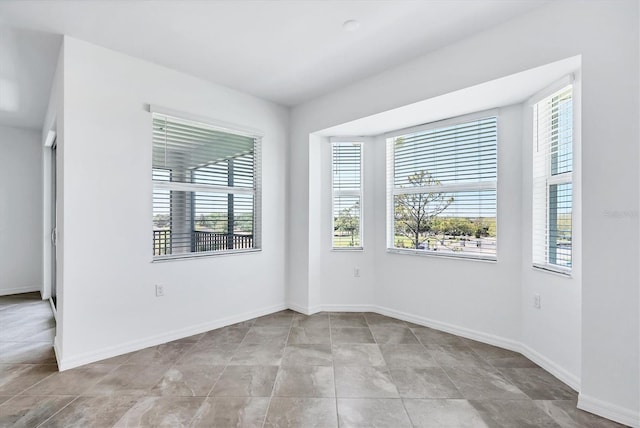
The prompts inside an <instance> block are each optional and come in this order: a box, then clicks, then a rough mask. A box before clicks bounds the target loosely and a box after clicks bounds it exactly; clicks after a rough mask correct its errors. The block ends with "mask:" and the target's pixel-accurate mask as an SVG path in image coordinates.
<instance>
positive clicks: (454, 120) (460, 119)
mask: <svg viewBox="0 0 640 428" xmlns="http://www.w3.org/2000/svg"><path fill="white" fill-rule="evenodd" d="M499 112H500V109H499V108H493V109H490V110H483V111H478V112H474V113H469V114H465V115H462V116H455V117H450V118H447V119H442V120H437V121H435V122H429V123H423V124H421V125H416V126H410V127H408V128H402V129H395V130H393V131H390V132H387V133H385V134H383V136H384V137H385V138H387V139H388V138H393V137H398V136H400V135H405V134H413V133H415V132H421V131H426V130H429V129H434V128H443V127H447V126H451V125H457V124H459V123H464V122H473V121H474V120H480V119H487V118H490V117H495V118H496V119H497V118H498V114H499Z"/></svg>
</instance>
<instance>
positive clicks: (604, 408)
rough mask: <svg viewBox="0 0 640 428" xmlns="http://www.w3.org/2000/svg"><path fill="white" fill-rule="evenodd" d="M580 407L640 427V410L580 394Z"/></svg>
mask: <svg viewBox="0 0 640 428" xmlns="http://www.w3.org/2000/svg"><path fill="white" fill-rule="evenodd" d="M578 409H580V410H584V411H585V412H589V413H593V414H596V415H598V416H602V417H603V418H607V419H611V420H612V421H616V422H619V423H621V424H624V425H629V426H631V427H636V428H638V427H640V412H638V411H637V410H633V409H627V408H625V407H621V406H618V405H615V404H611V403H607V402H606V401H602V400H599V399H597V398H594V397H591V396H589V395H585V394H580V395H579V396H578Z"/></svg>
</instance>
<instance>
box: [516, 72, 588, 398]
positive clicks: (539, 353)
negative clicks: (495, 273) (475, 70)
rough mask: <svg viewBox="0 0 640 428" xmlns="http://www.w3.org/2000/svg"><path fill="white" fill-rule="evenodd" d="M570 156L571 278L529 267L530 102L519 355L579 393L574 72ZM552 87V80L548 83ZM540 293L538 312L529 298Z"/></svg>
mask: <svg viewBox="0 0 640 428" xmlns="http://www.w3.org/2000/svg"><path fill="white" fill-rule="evenodd" d="M574 76H575V81H574V85H573V87H574V89H573V97H574V117H575V120H576V123H574V132H573V136H574V143H575V144H574V152H573V159H574V160H573V188H572V189H573V193H572V197H573V212H572V228H573V241H572V268H571V276H566V275H560V274H556V273H551V272H545V271H541V270H539V269H534V268H533V267H532V260H533V257H532V253H533V250H532V247H533V242H532V241H533V238H532V211H533V207H532V200H533V184H532V182H533V179H532V175H533V167H532V163H533V120H532V118H533V104H532V103H531V102H526V103H525V104H524V105H523V110H522V113H523V118H522V143H523V144H522V164H521V168H522V169H521V171H522V187H521V191H520V194H521V195H522V229H521V235H520V238H521V243H522V244H521V245H522V277H521V282H522V339H521V342H522V343H523V345H524V349H523V350H524V352H525V354H526V355H529V356H530V357H531V358H532V359H534V360H535V361H536V362H538V363H539V364H541V365H542V366H544V367H545V368H547V370H549V371H551V372H552V373H553V374H555V375H556V376H558V377H559V378H560V379H562V380H564V381H565V382H566V383H568V384H569V385H571V386H572V387H573V388H575V389H576V390H580V376H581V362H582V361H581V360H582V358H581V350H582V180H581V175H582V152H581V146H582V144H581V129H582V124H581V103H582V97H581V94H582V77H581V73H580V72H577V73H574ZM552 83H554V84H555V82H552ZM536 294H538V295H540V302H541V304H540V308H539V309H537V308H535V307H534V304H533V302H534V296H535V295H536Z"/></svg>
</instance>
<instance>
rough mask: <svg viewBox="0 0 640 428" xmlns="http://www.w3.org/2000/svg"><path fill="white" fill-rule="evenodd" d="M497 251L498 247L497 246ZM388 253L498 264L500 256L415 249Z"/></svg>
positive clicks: (402, 249)
mask: <svg viewBox="0 0 640 428" xmlns="http://www.w3.org/2000/svg"><path fill="white" fill-rule="evenodd" d="M496 251H497V245H496ZM386 252H387V253H388V254H409V255H411V256H420V257H444V258H449V259H457V260H473V261H479V262H493V263H495V262H497V261H498V255H497V254H496V255H495V256H482V255H479V254H469V253H462V254H461V253H445V252H441V251H431V250H418V249H415V248H395V247H394V248H387V249H386Z"/></svg>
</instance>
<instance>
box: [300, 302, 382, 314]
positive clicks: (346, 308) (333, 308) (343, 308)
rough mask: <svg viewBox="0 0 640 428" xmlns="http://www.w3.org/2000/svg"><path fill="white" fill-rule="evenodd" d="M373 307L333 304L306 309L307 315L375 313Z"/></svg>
mask: <svg viewBox="0 0 640 428" xmlns="http://www.w3.org/2000/svg"><path fill="white" fill-rule="evenodd" d="M376 308H377V306H375V305H349V304H346V305H344V304H333V305H316V306H310V307H309V308H308V309H307V312H308V313H309V314H315V313H317V312H375V309H376Z"/></svg>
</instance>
